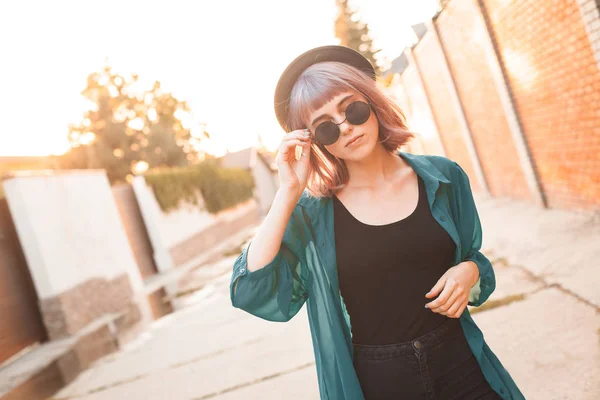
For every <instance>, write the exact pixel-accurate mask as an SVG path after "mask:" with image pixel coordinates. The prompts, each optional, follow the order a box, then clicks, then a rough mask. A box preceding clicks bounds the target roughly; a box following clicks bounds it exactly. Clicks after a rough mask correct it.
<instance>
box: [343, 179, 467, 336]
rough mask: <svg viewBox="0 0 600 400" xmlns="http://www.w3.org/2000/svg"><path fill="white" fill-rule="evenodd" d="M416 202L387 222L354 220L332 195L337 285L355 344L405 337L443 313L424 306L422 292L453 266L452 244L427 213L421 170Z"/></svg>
mask: <svg viewBox="0 0 600 400" xmlns="http://www.w3.org/2000/svg"><path fill="white" fill-rule="evenodd" d="M417 177H418V178H417V179H418V182H419V201H418V204H417V208H416V209H415V210H414V211H413V213H412V214H410V215H409V216H408V217H406V218H404V219H402V220H400V221H396V222H393V223H391V224H387V225H367V224H364V223H362V222H360V221H359V220H357V219H356V218H355V217H354V216H353V215H352V214H350V212H349V211H348V209H347V208H346V207H345V206H344V205H343V203H342V202H341V201H340V200H339V199H338V198H337V197H336V196H333V202H334V203H333V208H334V229H335V246H336V257H337V264H338V276H339V282H340V291H341V293H342V296H343V297H344V303H345V304H346V308H347V311H348V313H349V315H350V320H351V324H352V341H353V342H354V343H356V344H372V345H382V344H391V343H400V342H407V341H410V340H412V339H414V338H416V337H418V336H421V335H423V334H425V333H428V332H430V331H432V330H433V329H435V328H437V327H438V326H440V325H441V324H442V323H444V322H445V321H447V320H448V317H446V316H443V315H441V314H438V313H434V312H432V311H431V310H429V309H427V308H425V304H426V303H428V302H430V301H432V300H433V299H428V298H426V297H425V294H426V293H427V292H428V291H429V290H431V288H433V286H434V285H435V283H436V282H437V281H438V279H439V278H440V277H441V276H442V275H443V274H444V273H445V272H446V271H447V270H448V269H449V268H450V267H452V266H453V261H454V253H455V251H456V245H455V243H454V241H453V240H452V238H451V237H450V235H449V234H448V233H447V232H446V230H445V229H444V228H443V227H442V226H440V225H439V224H438V222H437V221H436V220H435V219H434V218H433V216H432V215H431V210H430V209H429V203H428V201H427V193H426V191H425V184H424V182H423V181H422V179H421V177H420V176H417Z"/></svg>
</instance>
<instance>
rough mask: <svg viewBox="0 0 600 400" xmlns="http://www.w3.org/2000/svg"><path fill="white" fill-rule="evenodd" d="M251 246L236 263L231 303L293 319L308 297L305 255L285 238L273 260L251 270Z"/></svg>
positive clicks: (271, 318)
mask: <svg viewBox="0 0 600 400" xmlns="http://www.w3.org/2000/svg"><path fill="white" fill-rule="evenodd" d="M293 219H294V216H292V217H291V218H290V221H289V222H288V227H287V228H286V231H288V233H289V231H290V230H291V229H292V224H293ZM287 236H289V235H287ZM284 238H285V236H284ZM297 240H300V238H298V239H297ZM251 246H252V242H250V243H249V244H248V246H247V247H246V248H245V249H244V250H243V251H242V253H241V254H240V255H239V256H238V258H237V259H236V260H235V262H234V264H233V274H232V277H231V284H230V298H231V304H232V305H233V306H234V307H236V308H239V309H242V310H244V311H246V312H248V313H250V314H252V315H255V316H257V317H259V318H262V319H265V320H267V321H274V322H286V321H289V320H290V319H292V318H293V317H294V316H295V315H296V314H297V313H298V311H300V309H301V308H302V306H303V305H304V303H305V302H306V300H307V299H308V290H307V287H308V285H307V276H306V270H307V269H306V262H305V260H304V259H303V258H304V257H302V255H301V254H294V252H292V251H291V250H290V247H291V246H288V244H286V243H285V241H282V243H281V245H280V248H279V251H278V252H277V255H276V256H275V258H274V259H273V260H272V261H271V262H269V263H268V264H267V265H265V266H264V267H263V268H260V269H257V270H255V271H251V272H249V271H248V261H247V254H248V250H249V249H250V247H251ZM236 283H237V286H236ZM234 289H235V290H234Z"/></svg>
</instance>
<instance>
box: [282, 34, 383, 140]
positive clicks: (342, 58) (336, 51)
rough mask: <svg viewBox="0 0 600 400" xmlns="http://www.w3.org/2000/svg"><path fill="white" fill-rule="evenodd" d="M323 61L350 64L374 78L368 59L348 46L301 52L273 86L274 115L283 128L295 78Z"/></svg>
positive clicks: (318, 48) (285, 123) (322, 47)
mask: <svg viewBox="0 0 600 400" xmlns="http://www.w3.org/2000/svg"><path fill="white" fill-rule="evenodd" d="M324 61H338V62H342V63H345V64H348V65H351V66H353V67H355V68H358V69H359V70H361V71H363V72H365V73H366V74H367V75H369V76H370V77H371V78H373V79H375V69H374V68H373V65H371V63H370V62H369V60H367V59H366V58H365V57H364V56H363V55H362V54H360V53H359V52H358V51H356V50H353V49H351V48H349V47H346V46H321V47H316V48H314V49H311V50H308V51H307V52H305V53H302V54H301V55H300V56H298V57H296V59H295V60H294V61H292V62H291V63H290V65H288V66H287V68H286V69H285V71H283V73H282V74H281V77H280V78H279V82H278V83H277V87H276V88H275V115H276V116H277V120H278V121H279V125H281V126H282V127H283V128H284V129H286V126H287V119H288V107H289V102H290V95H291V93H292V88H293V87H294V84H295V83H296V80H298V77H299V76H300V75H301V74H302V72H304V70H305V69H307V68H308V67H310V66H311V65H313V64H317V63H320V62H324Z"/></svg>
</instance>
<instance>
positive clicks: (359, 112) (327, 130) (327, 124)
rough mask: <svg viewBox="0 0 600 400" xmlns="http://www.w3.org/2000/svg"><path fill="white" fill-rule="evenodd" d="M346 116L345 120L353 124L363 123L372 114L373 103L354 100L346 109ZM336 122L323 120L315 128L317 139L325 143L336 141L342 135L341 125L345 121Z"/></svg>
mask: <svg viewBox="0 0 600 400" xmlns="http://www.w3.org/2000/svg"><path fill="white" fill-rule="evenodd" d="M344 114H345V116H346V118H344V121H348V122H350V123H351V124H352V125H362V124H364V123H365V122H367V120H368V119H369V117H370V116H371V105H370V104H368V103H365V102H364V101H360V100H357V101H353V102H352V103H350V104H348V106H347V107H346V110H345V111H344ZM344 121H342V122H340V123H335V122H333V121H324V122H321V123H320V124H319V125H317V127H316V128H315V139H317V141H318V142H319V143H321V144H323V145H330V144H333V143H335V142H336V141H337V140H338V138H339V137H340V125H341V124H343V123H344Z"/></svg>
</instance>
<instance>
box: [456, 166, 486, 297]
mask: <svg viewBox="0 0 600 400" xmlns="http://www.w3.org/2000/svg"><path fill="white" fill-rule="evenodd" d="M454 164H455V165H456V172H455V173H456V179H457V185H456V188H455V191H456V196H457V208H458V221H459V227H458V229H459V233H460V240H461V245H462V251H463V259H462V261H473V262H474V263H475V264H476V265H477V267H478V268H479V279H478V281H477V283H476V284H475V285H474V286H473V287H472V288H471V291H470V293H469V303H468V304H469V305H470V306H475V307H478V306H480V305H482V304H483V303H484V302H485V301H486V300H487V299H488V298H489V297H490V295H491V294H492V292H493V291H494V290H495V289H496V275H495V273H494V269H493V267H492V263H491V262H490V260H489V259H488V258H487V257H486V256H485V255H484V254H483V253H481V251H480V250H481V243H482V239H483V232H482V229H481V222H480V220H479V214H478V212H477V207H476V206H475V200H474V199H473V193H472V191H471V184H470V181H469V176H468V175H467V173H466V172H465V171H464V170H463V169H462V167H461V166H460V165H458V164H457V163H456V162H454Z"/></svg>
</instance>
